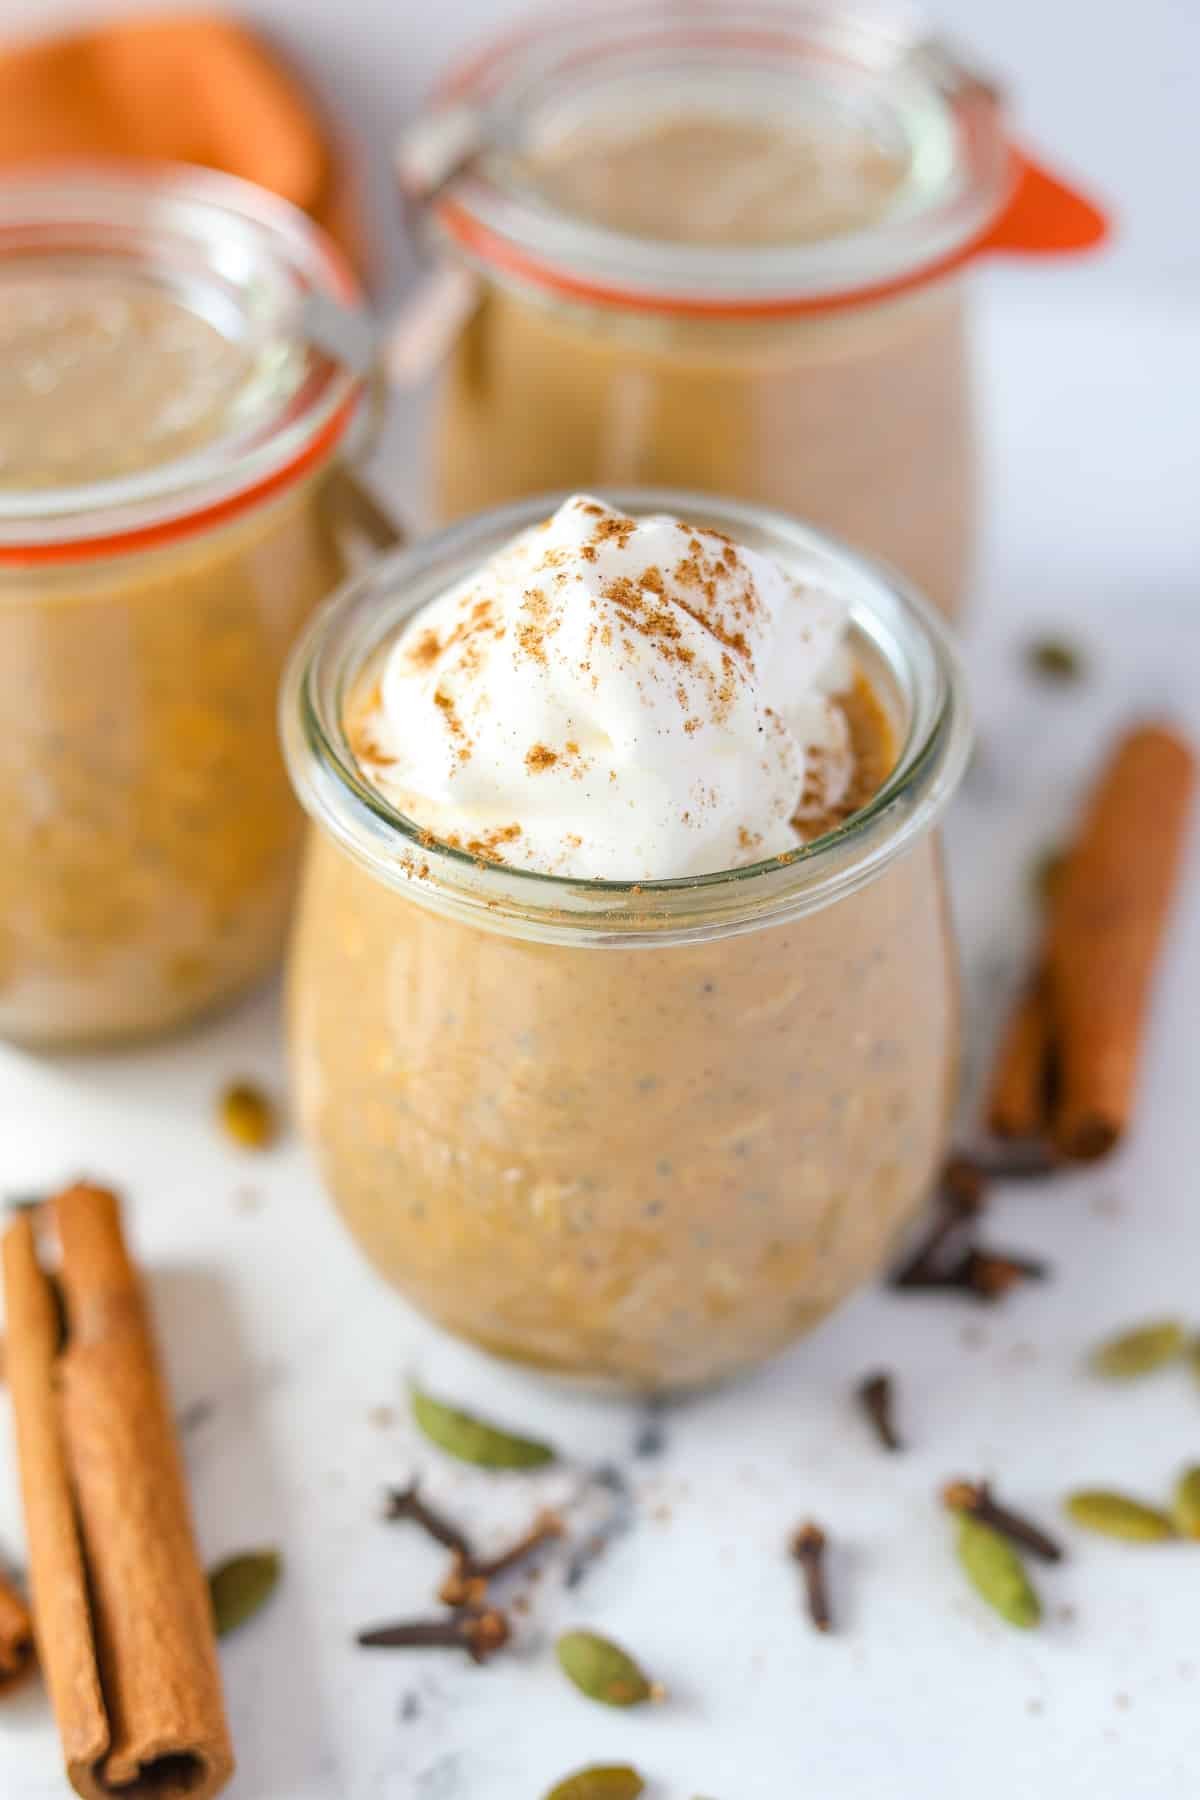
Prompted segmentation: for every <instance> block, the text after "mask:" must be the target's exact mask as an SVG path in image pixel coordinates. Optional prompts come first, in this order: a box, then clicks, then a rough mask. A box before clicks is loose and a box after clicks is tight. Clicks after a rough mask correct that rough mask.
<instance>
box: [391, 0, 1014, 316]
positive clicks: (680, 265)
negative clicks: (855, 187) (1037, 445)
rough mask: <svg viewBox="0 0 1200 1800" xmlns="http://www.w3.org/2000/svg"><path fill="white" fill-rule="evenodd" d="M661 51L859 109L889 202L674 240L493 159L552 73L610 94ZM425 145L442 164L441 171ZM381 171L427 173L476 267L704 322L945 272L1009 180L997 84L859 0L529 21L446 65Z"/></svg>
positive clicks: (415, 187) (801, 308)
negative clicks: (734, 239)
mask: <svg viewBox="0 0 1200 1800" xmlns="http://www.w3.org/2000/svg"><path fill="white" fill-rule="evenodd" d="M664 57H674V58H675V59H676V63H677V64H678V66H680V67H683V66H689V67H690V66H691V65H692V64H693V63H694V64H695V65H696V67H697V68H700V67H701V66H702V65H704V64H705V61H706V59H708V60H710V61H711V62H712V63H713V65H714V67H715V68H719V69H720V71H721V74H722V78H723V80H725V81H726V82H728V83H731V84H732V83H734V82H736V81H737V80H739V79H740V80H741V81H742V83H743V84H746V83H756V84H758V85H759V86H762V85H763V84H765V83H770V84H771V86H772V88H773V89H774V90H775V91H778V90H779V87H780V83H781V82H787V81H791V82H792V83H793V85H794V86H795V89H796V91H797V92H801V91H803V90H802V89H801V87H800V85H799V84H800V83H807V84H808V86H809V87H810V88H816V87H818V86H819V85H820V84H821V83H823V84H824V86H825V88H826V89H827V90H828V92H829V94H830V95H841V97H842V98H841V102H840V103H844V104H851V103H852V104H854V105H856V106H867V105H868V104H869V106H870V108H871V109H872V110H873V113H874V114H877V115H878V116H879V117H880V118H881V119H883V118H886V120H887V123H888V129H889V130H890V131H892V132H893V133H894V135H895V136H896V139H897V141H898V142H901V143H903V144H904V146H905V148H906V154H907V156H908V160H909V166H910V173H911V176H912V179H911V182H910V187H909V189H908V190H906V193H905V197H904V200H903V203H902V204H900V205H898V206H896V207H891V208H888V209H887V210H885V212H884V213H883V215H882V216H881V217H880V218H878V219H877V220H875V221H874V222H871V223H868V224H866V225H865V226H864V227H863V228H862V229H859V230H854V231H849V232H845V233H839V234H836V235H829V236H826V237H823V238H820V239H817V240H815V241H812V242H794V243H786V242H785V243H779V244H765V245H764V244H755V245H754V246H710V245H696V244H681V243H678V242H666V241H659V240H655V239H649V238H639V237H636V236H633V235H630V234H626V233H623V232H621V231H617V230H613V229H611V228H609V227H608V226H606V225H602V224H598V223H595V222H593V221H589V220H586V219H584V218H583V217H582V216H580V215H576V214H573V213H570V212H567V211H564V210H562V209H561V208H560V207H558V206H556V205H555V204H554V202H553V201H552V200H547V198H546V196H545V195H544V194H540V193H538V192H536V191H535V192H530V191H528V190H527V189H526V188H525V187H523V186H522V184H521V183H520V182H514V181H513V180H512V179H510V178H509V177H508V176H507V175H506V173H505V170H506V167H507V164H506V161H505V159H504V157H502V156H500V155H499V154H498V152H499V151H501V150H503V149H506V148H511V146H512V145H513V144H514V143H515V142H517V141H519V139H520V137H521V134H522V132H526V131H528V129H529V128H530V122H531V119H532V118H533V116H534V114H535V112H536V109H539V108H542V109H544V108H545V107H547V106H548V105H550V104H551V99H550V98H549V96H553V95H554V93H555V91H556V84H558V86H559V87H561V88H564V89H565V90H566V91H568V92H570V91H572V90H573V88H574V89H578V87H579V86H580V84H581V83H585V82H586V81H588V80H593V81H595V80H597V79H598V77H597V71H600V77H599V78H602V79H603V80H606V81H609V82H611V83H612V84H613V91H614V92H619V91H620V88H619V86H618V84H619V83H620V82H621V81H625V82H628V80H629V79H630V76H631V74H632V73H633V72H634V71H636V70H637V69H638V68H639V67H641V66H643V65H645V66H646V67H649V68H651V69H653V68H654V67H656V66H659V63H660V62H661V59H663V58H664ZM847 96H849V98H847ZM749 110H750V109H749V108H747V111H749ZM439 155H444V156H445V157H447V158H448V159H449V161H448V166H443V168H442V169H441V171H440V172H438V171H437V170H436V158H437V157H438V156H439ZM431 157H432V158H433V159H434V163H433V164H432V165H431V162H430V158H431ZM399 166H400V174H401V180H402V182H404V183H405V184H406V185H407V187H408V189H409V192H410V195H412V194H413V193H414V192H416V193H417V197H421V196H420V193H419V189H420V187H421V184H422V182H424V183H425V185H426V192H425V195H424V197H425V198H426V199H428V201H429V204H430V208H431V212H432V215H433V218H434V220H435V222H436V226H437V229H438V230H439V232H440V233H441V234H442V235H443V236H444V237H445V238H446V239H448V240H449V241H450V242H451V243H452V244H453V245H454V246H455V248H456V249H457V250H458V251H459V253H460V254H463V255H465V256H466V257H467V258H468V260H470V261H472V262H474V263H476V264H477V265H479V266H481V267H483V268H484V269H485V270H486V271H487V272H488V273H490V274H492V275H498V276H499V277H500V278H502V279H504V278H507V279H509V280H513V281H516V282H518V283H523V284H529V283H532V284H534V285H536V286H540V287H543V288H546V289H548V290H550V291H552V292H556V293H559V294H562V295H565V296H569V297H573V298H577V299H584V300H589V301H592V302H594V303H597V304H602V305H609V306H628V307H636V308H638V309H642V310H650V311H669V312H673V313H682V314H685V315H686V314H693V315H701V316H708V315H716V316H718V317H747V316H754V317H757V316H772V315H776V314H785V315H786V314H793V313H805V312H816V311H822V312H823V311H831V310H839V309H841V308H843V307H846V306H851V305H858V304H865V303H868V302H873V301H876V300H878V299H881V298H884V297H887V296H888V295H890V294H892V293H895V292H900V291H902V290H903V289H905V288H908V287H911V286H915V285H917V284H919V283H923V282H926V281H929V280H932V279H934V278H935V277H937V276H940V275H943V274H946V273H948V272H949V271H950V270H951V269H952V268H954V267H957V266H958V265H960V264H961V263H963V262H965V261H966V260H968V259H969V258H970V257H971V256H972V255H974V254H975V253H976V251H977V250H978V249H979V248H980V247H981V246H982V245H983V243H984V242H985V241H986V239H987V236H988V233H989V232H990V230H991V228H992V227H993V225H994V224H995V222H996V220H997V218H999V217H1000V215H1001V214H1002V213H1003V211H1004V209H1005V207H1006V205H1007V203H1008V201H1009V199H1010V198H1011V196H1012V194H1013V192H1014V191H1015V188H1016V186H1017V183H1018V181H1019V178H1020V172H1021V169H1020V159H1019V157H1018V156H1017V155H1016V154H1015V152H1014V151H1013V150H1012V147H1011V146H1010V145H1009V143H1008V141H1007V137H1006V134H1005V120H1004V115H1003V106H1002V102H1001V100H1000V96H999V94H998V91H997V89H996V88H995V86H994V85H993V84H992V83H991V82H989V81H988V80H986V79H985V78H983V77H982V76H980V75H979V74H977V73H975V72H974V71H973V70H972V69H971V68H969V67H968V66H967V65H966V64H965V62H964V61H963V60H962V59H961V58H960V57H959V56H958V55H957V54H956V53H955V52H954V51H953V50H951V49H950V48H949V47H948V46H946V45H945V44H944V43H942V42H941V41H939V40H937V39H935V38H933V37H932V36H930V35H929V33H928V32H927V31H926V30H924V29H923V28H922V26H921V25H920V23H919V21H918V19H917V17H916V16H915V15H914V14H913V13H912V12H911V11H908V10H905V11H897V10H896V9H895V8H894V7H889V6H886V5H883V6H881V5H875V4H873V3H872V0H854V4H852V5H849V6H847V5H845V4H839V3H838V0H749V3H747V0H710V3H709V4H706V5H705V6H703V7H701V8H691V7H679V6H677V5H673V4H672V3H671V0H607V3H606V0H585V4H583V5H582V6H580V7H577V8H573V9H571V11H570V13H569V14H564V13H563V12H562V9H561V8H560V9H558V10H557V11H556V12H553V13H546V12H541V13H535V14H533V15H532V16H531V17H530V19H529V20H528V21H527V22H526V23H525V25H524V26H521V27H518V28H517V30H516V31H514V32H513V33H511V34H509V35H507V36H504V37H501V38H498V39H496V40H495V41H493V42H492V43H490V44H489V45H488V46H487V47H486V48H485V49H484V51H483V52H481V53H480V54H478V55H477V56H475V57H474V58H473V59H471V60H470V61H468V62H466V63H464V64H462V65H460V66H459V67H457V68H456V69H454V70H452V71H451V73H450V75H449V77H448V78H447V79H446V81H445V82H444V84H443V85H442V87H441V88H440V89H439V90H438V91H437V93H436V94H435V97H434V100H433V102H432V104H431V106H430V108H429V109H428V111H427V112H426V113H425V114H424V116H423V117H422V118H421V119H420V120H418V122H417V123H416V125H415V126H414V127H413V129H412V130H411V131H410V132H409V134H407V136H406V139H405V141H404V144H403V145H402V147H401V152H400V159H399ZM431 168H432V170H433V173H432V176H431ZM410 177H411V178H410Z"/></svg>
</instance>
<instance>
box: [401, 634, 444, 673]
mask: <svg viewBox="0 0 1200 1800" xmlns="http://www.w3.org/2000/svg"><path fill="white" fill-rule="evenodd" d="M441 653H442V644H441V639H440V638H439V637H438V634H437V632H436V631H434V630H433V629H432V627H430V628H429V629H428V630H425V631H423V632H422V633H421V635H420V637H419V638H418V639H417V641H416V643H415V644H414V645H413V646H412V648H411V650H410V651H409V653H408V655H409V660H410V661H411V662H412V663H414V664H415V665H416V667H417V668H418V669H428V668H430V667H431V666H432V664H434V663H435V662H436V661H437V659H438V657H439V656H440V655H441Z"/></svg>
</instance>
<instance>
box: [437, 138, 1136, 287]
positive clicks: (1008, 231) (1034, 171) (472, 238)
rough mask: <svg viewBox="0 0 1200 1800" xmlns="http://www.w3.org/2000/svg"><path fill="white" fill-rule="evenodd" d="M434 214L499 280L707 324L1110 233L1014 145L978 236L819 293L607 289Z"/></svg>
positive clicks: (463, 221) (917, 283)
mask: <svg viewBox="0 0 1200 1800" xmlns="http://www.w3.org/2000/svg"><path fill="white" fill-rule="evenodd" d="M435 212H436V215H437V218H438V220H439V223H440V224H441V226H442V227H443V229H444V230H445V231H446V232H447V234H448V235H449V236H450V237H451V238H453V239H454V241H455V242H456V243H458V244H459V245H460V246H461V247H462V248H463V249H464V250H465V251H466V252H467V254H468V255H469V256H470V257H472V259H473V260H474V261H476V262H478V263H481V264H483V265H484V266H485V267H490V268H494V269H496V270H498V271H499V272H500V273H502V274H507V275H513V276H516V277H517V278H518V279H520V280H523V281H526V282H530V283H532V284H533V285H534V286H537V287H542V288H547V289H549V290H550V291H552V292H553V293H556V294H563V295H566V296H568V297H569V298H570V299H573V300H582V301H586V302H588V303H589V304H591V305H594V306H604V307H612V308H622V309H626V310H629V311H637V312H649V313H671V314H674V315H675V316H676V317H684V318H706V319H790V318H800V317H804V316H807V315H811V314H819V313H829V312H841V311H844V310H847V309H849V308H851V307H858V306H871V305H874V304H876V303H877V302H879V301H881V300H890V299H892V298H894V297H896V296H898V295H900V294H904V293H907V292H908V291H909V290H910V289H913V288H918V287H923V286H925V285H926V284H927V283H928V282H932V281H937V280H939V279H940V278H941V277H942V276H945V275H949V274H952V273H953V272H954V271H955V270H956V269H960V268H963V267H965V266H966V264H968V263H971V262H974V261H975V259H976V258H977V257H980V256H985V255H990V254H1001V255H1022V254H1023V255H1029V256H1060V255H1072V254H1077V253H1079V252H1082V251H1086V250H1092V249H1095V248H1096V247H1097V246H1098V245H1100V244H1102V243H1104V242H1105V240H1106V239H1107V237H1108V236H1109V232H1110V223H1109V219H1108V216H1107V215H1106V213H1105V212H1104V211H1103V210H1102V209H1101V207H1100V206H1099V205H1097V204H1096V202H1094V201H1092V200H1090V199H1088V198H1087V197H1086V196H1085V195H1083V194H1081V193H1080V192H1079V191H1078V190H1077V189H1075V188H1073V187H1070V186H1068V185H1067V184H1066V183H1065V182H1064V181H1060V180H1059V179H1058V177H1057V176H1055V175H1052V174H1051V173H1050V172H1049V170H1047V169H1045V168H1043V167H1042V165H1041V164H1040V163H1037V162H1035V161H1034V160H1033V158H1032V157H1030V156H1028V155H1027V154H1026V153H1025V152H1024V151H1023V150H1020V149H1018V148H1017V147H1016V146H1015V145H1010V147H1009V186H1008V196H1007V199H1006V200H1005V202H1004V204H1003V206H1002V207H1001V209H1000V211H999V213H998V214H997V216H996V217H995V218H994V219H992V220H990V221H989V223H988V224H987V225H986V226H985V227H984V228H983V230H982V231H980V232H979V233H977V234H976V235H975V236H974V237H971V238H969V239H968V240H967V241H966V242H965V243H963V244H960V245H958V246H957V247H956V248H955V249H954V250H952V251H950V252H949V253H948V254H946V255H945V256H941V257H938V258H937V259H936V260H935V261H933V262H929V263H924V264H922V265H921V266H920V267H919V268H916V269H911V270H908V271H907V272H906V273H904V274H903V275H898V276H895V277H893V278H891V279H889V280H886V281H878V282H873V283H869V284H866V285H864V286H859V287H853V288H847V289H845V290H842V291H838V292H832V293H826V294H815V295H802V296H793V297H790V298H789V297H784V298H781V299H772V300H705V299H697V298H696V297H695V296H694V295H672V294H656V293H645V292H642V291H640V290H635V289H624V288H618V287H608V286H604V285H602V284H599V283H597V282H594V281H588V280H584V279H581V278H580V277H578V276H574V275H571V274H569V273H567V272H565V271H564V270H562V269H561V268H560V267H558V266H557V265H556V264H553V263H550V262H546V261H543V260H542V259H541V258H540V257H537V256H534V255H531V254H530V253H528V252H527V251H525V250H523V249H520V248H519V247H518V246H517V245H515V244H514V243H512V241H511V240H510V239H508V238H506V237H504V236H503V235H502V234H501V233H499V232H496V231H493V230H492V229H491V228H490V227H489V226H487V225H484V224H483V223H482V222H481V221H480V220H479V219H478V218H476V216H475V215H474V213H472V212H471V211H470V209H469V208H467V207H465V206H463V205H462V204H461V202H459V201H457V200H454V199H453V198H452V197H450V196H449V195H443V196H442V198H441V199H439V200H438V201H437V202H436V203H435Z"/></svg>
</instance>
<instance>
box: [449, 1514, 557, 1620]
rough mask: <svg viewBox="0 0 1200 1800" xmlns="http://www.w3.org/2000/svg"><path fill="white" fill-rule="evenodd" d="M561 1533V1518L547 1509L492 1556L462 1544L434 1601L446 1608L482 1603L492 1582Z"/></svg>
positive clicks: (527, 1558) (526, 1560) (523, 1562)
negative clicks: (519, 1534)
mask: <svg viewBox="0 0 1200 1800" xmlns="http://www.w3.org/2000/svg"><path fill="white" fill-rule="evenodd" d="M565 1534H566V1526H565V1524H564V1523H563V1520H562V1518H561V1516H560V1515H559V1514H558V1513H556V1512H553V1511H550V1510H548V1509H547V1510H544V1511H542V1512H540V1513H538V1515H537V1517H536V1518H535V1519H534V1521H533V1524H532V1525H531V1526H530V1527H529V1529H528V1531H526V1532H524V1533H522V1535H521V1536H520V1537H519V1538H518V1539H517V1541H516V1542H515V1543H514V1544H510V1545H509V1547H508V1549H507V1550H501V1551H500V1552H498V1554H497V1555H495V1556H489V1557H480V1556H478V1555H477V1554H476V1553H475V1552H474V1551H472V1550H471V1549H470V1548H469V1547H468V1546H465V1545H464V1546H461V1547H459V1548H456V1549H455V1552H454V1563H453V1566H452V1567H451V1569H450V1572H449V1574H448V1575H447V1576H446V1578H445V1580H444V1581H443V1582H442V1585H441V1587H440V1588H439V1589H438V1599H439V1600H442V1601H444V1602H445V1604H446V1605H447V1606H478V1605H480V1604H482V1602H483V1600H484V1598H485V1596H486V1594H487V1591H488V1587H489V1585H490V1584H491V1583H492V1582H493V1581H496V1580H498V1579H499V1578H500V1577H501V1576H503V1575H508V1574H511V1573H512V1571H513V1570H514V1569H517V1568H520V1567H521V1566H522V1565H523V1564H525V1563H527V1562H528V1561H529V1559H530V1557H531V1556H534V1555H536V1553H537V1552H538V1551H539V1550H543V1549H544V1548H545V1547H546V1545H547V1544H551V1543H554V1542H555V1541H556V1539H558V1538H561V1537H563V1536H565Z"/></svg>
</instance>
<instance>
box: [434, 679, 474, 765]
mask: <svg viewBox="0 0 1200 1800" xmlns="http://www.w3.org/2000/svg"><path fill="white" fill-rule="evenodd" d="M433 704H434V705H435V706H436V707H437V708H438V710H439V711H440V712H441V714H442V716H443V718H444V719H445V721H446V729H447V731H448V732H449V733H450V736H451V737H452V738H456V739H458V740H460V741H459V746H458V749H457V750H456V752H455V755H456V757H457V758H458V761H459V762H460V763H465V762H470V760H471V746H470V744H469V743H468V742H467V741H466V735H467V734H466V732H465V731H464V729H463V722H462V720H461V719H460V718H459V716H458V709H457V708H456V706H455V704H454V701H453V699H452V698H451V696H450V695H449V694H447V693H446V692H445V690H444V689H443V688H438V690H437V692H436V693H435V694H434V696H433Z"/></svg>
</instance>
